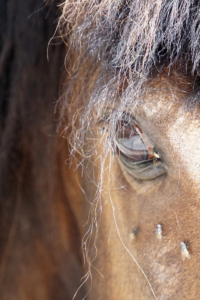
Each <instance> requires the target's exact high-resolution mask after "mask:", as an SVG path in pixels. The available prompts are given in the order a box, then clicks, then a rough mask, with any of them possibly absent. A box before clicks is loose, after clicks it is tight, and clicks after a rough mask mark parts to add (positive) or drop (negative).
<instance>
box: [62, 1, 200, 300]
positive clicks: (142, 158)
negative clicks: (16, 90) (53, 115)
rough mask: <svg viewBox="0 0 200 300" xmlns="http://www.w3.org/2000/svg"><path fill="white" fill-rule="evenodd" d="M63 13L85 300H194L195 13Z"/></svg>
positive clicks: (132, 6) (100, 6)
mask: <svg viewBox="0 0 200 300" xmlns="http://www.w3.org/2000/svg"><path fill="white" fill-rule="evenodd" d="M69 2H70V1H67V3H66V5H65V7H64V12H63V15H64V17H65V18H63V19H61V24H62V25H63V22H64V24H65V22H66V19H67V20H68V21H69V23H70V24H71V27H70V34H71V36H70V39H71V47H72V49H73V50H69V57H70V53H71V57H72V58H73V57H76V58H77V57H78V62H77V61H76V63H75V64H74V60H73V59H71V61H73V63H72V64H71V61H70V62H69V64H68V66H69V70H70V71H71V72H75V74H76V77H73V78H72V79H71V82H72V84H71V85H70V86H69V87H68V89H67V94H66V99H68V119H69V122H70V126H71V129H72V130H71V132H72V134H71V135H70V143H72V145H73V146H72V147H73V149H75V150H77V152H79V154H81V157H83V161H82V158H81V162H82V163H83V169H84V179H83V189H85V190H86V195H87V197H88V198H89V200H90V201H91V202H92V204H91V209H90V217H91V224H90V226H89V231H88V233H87V235H86V237H85V239H84V240H83V242H84V244H83V245H84V250H85V254H86V258H87V260H88V262H89V266H90V268H91V269H92V267H93V266H94V270H92V273H93V276H92V292H91V299H92V298H94V297H95V299H143V300H146V299H153V298H155V299H198V298H199V295H200V286H199V280H200V276H199V270H200V263H199V261H200V253H199V249H200V234H199V228H200V164H199V161H200V146H199V145H200V117H199V91H200V84H199V60H200V48H199V30H200V29H199V9H200V5H199V2H198V1H196V2H194V1H189V2H188V1H179V0H176V1H171V2H169V1H141V0H140V1H98V3H96V2H97V1H78V2H75V3H72V4H70V3H69ZM69 23H68V24H69ZM67 28H68V27H67ZM70 51H71V52H70ZM72 51H76V54H73V52H72ZM80 116H81V117H80ZM88 186H91V187H93V188H92V191H93V192H91V191H90V188H88ZM88 190H89V192H88ZM96 238H97V239H96ZM91 240H93V242H91ZM91 243H92V245H93V246H94V247H93V248H92V249H93V250H91V247H92V246H91ZM96 247H97V251H96ZM97 252H98V255H97V258H96V260H95V261H94V262H93V258H94V257H96V253H97ZM95 269H97V270H95ZM98 271H99V272H98ZM99 273H100V274H99ZM101 275H102V276H103V277H104V278H102V276H101ZM89 297H90V296H89Z"/></svg>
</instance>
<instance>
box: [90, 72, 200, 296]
mask: <svg viewBox="0 0 200 300" xmlns="http://www.w3.org/2000/svg"><path fill="white" fill-rule="evenodd" d="M188 83H189V82H188V81H187V80H186V79H185V78H184V77H182V76H177V78H175V77H174V82H173V80H171V81H170V82H169V80H168V79H166V78H165V77H164V76H160V77H159V79H157V80H156V82H155V83H154V84H153V85H152V86H151V88H150V89H149V92H148V93H147V96H146V98H145V99H143V102H142V103H143V105H141V106H138V107H137V108H136V109H135V110H134V112H133V113H132V117H133V118H134V119H135V120H136V121H137V124H138V126H139V127H140V129H141V130H142V132H143V133H145V136H146V137H147V139H148V141H151V144H153V145H154V146H155V147H156V148H157V150H158V152H157V154H158V155H159V157H160V158H159V159H158V160H157V161H156V159H155V160H154V162H151V163H152V165H151V166H150V167H149V168H152V170H153V168H155V169H156V168H157V170H158V169H159V168H161V171H159V172H157V171H155V172H154V171H152V172H153V174H154V175H149V174H152V172H148V171H143V170H142V168H143V166H142V167H140V166H139V167H138V168H140V169H139V171H141V172H138V168H137V170H134V169H131V163H132V160H131V159H126V160H125V162H124V160H123V157H124V153H123V150H121V149H120V151H119V150H118V151H116V154H115V155H113V154H111V155H110V156H109V157H108V159H107V163H106V166H105V172H104V184H103V185H104V188H103V189H104V190H103V213H102V220H101V225H100V233H99V245H98V252H99V253H98V258H97V262H96V264H95V266H96V268H97V269H98V270H99V271H100V272H101V273H102V274H103V276H104V279H102V278H101V276H100V275H99V274H98V273H96V275H94V274H93V276H94V279H93V290H94V291H95V293H96V291H97V290H98V291H99V292H98V293H97V294H99V298H98V299H127V300H128V299H143V300H146V299H153V298H154V296H153V293H155V297H157V299H198V297H199V295H200V286H199V284H198V282H199V279H200V278H199V271H198V270H200V257H199V256H200V254H199V249H200V233H199V228H200V202H199V199H200V168H199V161H200V148H199V147H200V146H199V145H200V118H199V113H198V110H199V108H196V109H195V110H191V111H187V110H186V109H184V108H183V104H184V102H183V99H185V97H186V94H187V91H188V90H189V89H188V88H187V86H189V84H188ZM183 85H184V86H185V87H186V89H185V90H183V89H182V86H183ZM120 122H121V121H120ZM127 145H128V147H129V148H131V147H133V144H131V143H129V144H127ZM130 145H131V146H130ZM129 150H130V149H129ZM102 151H103V150H102ZM100 152H101V150H99V153H98V155H99V154H100ZM160 161H161V163H162V166H160V165H159V163H160ZM156 172H157V173H156ZM138 174H142V175H138ZM159 224H160V225H161V226H158V227H157V225H159ZM134 227H135V229H134V230H133V232H132V233H131V231H132V229H133V228H134ZM182 242H183V243H184V244H182V248H181V247H180V244H181V243H182ZM184 247H185V248H184ZM181 249H182V250H181ZM94 273H95V271H94ZM151 289H152V290H153V292H152V290H151Z"/></svg>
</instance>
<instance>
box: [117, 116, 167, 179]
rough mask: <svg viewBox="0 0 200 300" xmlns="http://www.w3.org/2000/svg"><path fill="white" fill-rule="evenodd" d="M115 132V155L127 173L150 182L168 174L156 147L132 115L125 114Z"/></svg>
mask: <svg viewBox="0 0 200 300" xmlns="http://www.w3.org/2000/svg"><path fill="white" fill-rule="evenodd" d="M114 131H115V135H114V138H113V146H114V149H115V153H116V154H117V155H118V158H119V162H120V165H121V167H122V168H123V169H124V168H125V170H126V172H127V173H129V174H130V175H132V176H133V177H135V178H137V179H143V180H149V179H154V178H157V177H158V176H160V175H162V174H164V173H165V172H166V167H165V164H164V163H163V160H162V159H161V156H160V154H159V153H158V151H157V150H156V147H155V146H154V145H153V143H152V142H151V141H150V139H149V138H148V136H147V135H146V134H145V133H144V132H143V130H142V129H141V128H140V126H139V125H138V124H137V122H136V121H135V120H134V119H133V118H132V117H131V116H130V115H127V114H124V115H123V118H122V119H121V120H119V121H118V122H117V125H116V126H115V130H114Z"/></svg>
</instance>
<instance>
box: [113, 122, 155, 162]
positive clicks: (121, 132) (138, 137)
mask: <svg viewBox="0 0 200 300" xmlns="http://www.w3.org/2000/svg"><path fill="white" fill-rule="evenodd" d="M116 130H117V134H116V140H115V143H116V147H117V151H118V154H119V155H123V156H124V157H125V158H126V159H128V160H131V161H132V162H140V161H144V160H148V159H152V158H153V145H151V144H150V143H149V142H146V141H144V140H143V138H142V135H144V134H142V131H141V133H140V130H139V127H138V126H137V127H136V126H134V124H129V123H127V122H124V121H119V122H118V124H117V127H116ZM145 142H146V143H145Z"/></svg>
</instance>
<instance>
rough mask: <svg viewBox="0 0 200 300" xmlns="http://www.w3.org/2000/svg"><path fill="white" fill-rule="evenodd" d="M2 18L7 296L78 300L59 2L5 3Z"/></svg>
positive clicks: (1, 262)
mask: <svg viewBox="0 0 200 300" xmlns="http://www.w3.org/2000/svg"><path fill="white" fill-rule="evenodd" d="M47 16H48V17H47ZM0 18H1V21H2V22H1V23H0V62H1V64H0V299H2V300H5V299H16V300H26V299H33V300H36V299H37V300H38V299H43V300H49V299H59V300H62V299H65V300H67V299H70V300H71V299H72V297H73V295H74V293H75V291H76V290H77V288H78V287H79V285H80V278H81V277H82V270H81V268H82V267H81V266H82V264H81V254H80V248H81V238H80V233H79V227H78V225H77V219H78V218H81V216H78V215H76V214H75V209H74V207H73V202H72V206H71V203H70V201H71V194H70V193H69V191H68V190H67V186H70V184H71V181H70V180H71V179H72V177H71V175H70V174H69V173H67V172H68V171H67V172H66V175H65V174H64V173H63V172H64V171H63V172H62V170H61V169H59V167H61V168H62V167H63V168H65V167H66V165H65V164H64V161H65V160H66V159H67V157H65V153H64V154H63V156H62V158H63V159H62V158H61V157H59V154H60V153H61V151H60V148H59V142H58V138H57V137H56V135H57V132H56V126H57V124H56V122H55V120H56V119H57V116H55V114H54V105H53V104H54V103H55V99H58V97H59V84H60V76H61V74H62V72H63V69H62V66H63V62H64V57H65V52H66V49H65V48H64V47H63V46H61V45H60V46H58V45H56V47H55V46H54V45H51V46H49V48H48V53H49V61H47V55H46V53H47V45H48V42H49V40H50V38H51V37H52V36H53V34H54V32H55V29H56V28H55V27H56V24H55V19H56V18H57V5H56V3H55V2H54V1H53V2H52V4H51V9H49V7H47V8H45V7H44V3H43V1H42V0H36V1H35V0H27V1H25V2H24V1H22V0H17V1H15V0H11V1H9V2H8V1H3V2H1V3H0ZM62 146H63V145H62ZM62 146H61V148H62ZM67 155H68V154H67ZM68 170H69V169H68ZM65 185H66V186H65ZM77 190H78V189H77ZM74 198H75V200H74V203H76V200H77V199H78V200H80V199H79V196H77V197H74ZM84 295H85V293H84V291H83V292H82V294H81V293H80V296H78V297H77V299H82V298H83V297H84ZM79 297H80V298H79Z"/></svg>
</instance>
